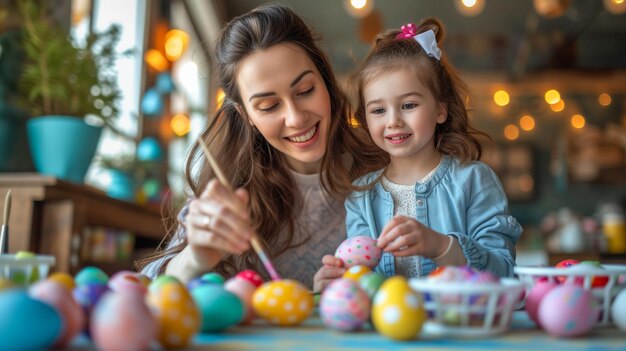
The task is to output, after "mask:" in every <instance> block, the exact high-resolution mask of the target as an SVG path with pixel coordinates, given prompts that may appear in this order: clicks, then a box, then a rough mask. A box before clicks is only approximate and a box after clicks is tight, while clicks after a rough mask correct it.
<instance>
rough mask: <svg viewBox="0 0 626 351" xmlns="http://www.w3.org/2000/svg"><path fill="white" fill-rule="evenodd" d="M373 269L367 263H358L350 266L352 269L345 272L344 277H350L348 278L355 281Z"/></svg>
mask: <svg viewBox="0 0 626 351" xmlns="http://www.w3.org/2000/svg"><path fill="white" fill-rule="evenodd" d="M371 271H372V270H371V269H370V268H369V267H368V266H365V265H362V264H358V265H356V266H352V267H350V269H348V270H347V271H346V272H345V273H344V274H343V277H344V278H348V279H352V280H354V281H355V282H358V281H359V278H361V277H362V276H364V275H366V274H367V273H369V272H371Z"/></svg>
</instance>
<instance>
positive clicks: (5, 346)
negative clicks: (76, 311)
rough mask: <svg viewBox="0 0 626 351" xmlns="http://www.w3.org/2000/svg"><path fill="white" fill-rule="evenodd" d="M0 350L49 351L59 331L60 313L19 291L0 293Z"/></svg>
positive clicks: (59, 333) (60, 326) (60, 328)
mask: <svg viewBox="0 0 626 351" xmlns="http://www.w3.org/2000/svg"><path fill="white" fill-rule="evenodd" d="M0 311H2V313H0V350H44V349H49V348H50V347H51V346H52V344H53V343H54V342H55V341H56V340H57V339H58V337H59V335H61V331H62V328H63V327H62V323H63V322H62V320H61V316H60V315H59V313H58V312H57V311H56V310H55V309H54V308H53V307H52V306H50V305H48V304H47V303H44V302H41V301H38V300H36V299H33V298H32V297H30V296H28V294H27V293H26V291H24V290H22V289H10V290H7V291H3V292H2V293H0Z"/></svg>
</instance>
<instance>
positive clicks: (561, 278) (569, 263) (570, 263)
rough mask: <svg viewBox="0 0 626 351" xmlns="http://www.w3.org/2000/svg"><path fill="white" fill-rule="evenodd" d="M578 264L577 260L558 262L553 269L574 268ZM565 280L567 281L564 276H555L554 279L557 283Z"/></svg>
mask: <svg viewBox="0 0 626 351" xmlns="http://www.w3.org/2000/svg"><path fill="white" fill-rule="evenodd" d="M579 263H580V261H578V260H574V259H567V260H562V261H559V262H558V263H557V264H556V265H555V266H554V267H556V268H568V267H572V266H575V265H577V264H579ZM566 279H567V277H566V276H557V277H556V280H558V281H559V283H563V282H565V280H566Z"/></svg>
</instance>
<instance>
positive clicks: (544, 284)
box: [526, 280, 559, 325]
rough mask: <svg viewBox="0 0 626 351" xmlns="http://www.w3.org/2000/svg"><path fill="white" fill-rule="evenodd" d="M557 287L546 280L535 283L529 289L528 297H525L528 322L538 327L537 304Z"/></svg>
mask: <svg viewBox="0 0 626 351" xmlns="http://www.w3.org/2000/svg"><path fill="white" fill-rule="evenodd" d="M557 286H559V285H558V284H557V283H555V282H550V281H547V280H543V281H537V282H536V283H535V285H534V286H533V287H532V288H531V289H530V292H529V293H528V296H526V313H528V317H529V318H530V320H532V321H533V322H535V324H537V325H539V317H538V312H539V304H540V303H541V300H542V299H543V298H544V296H546V294H547V293H548V292H549V291H550V290H552V289H554V288H556V287H557Z"/></svg>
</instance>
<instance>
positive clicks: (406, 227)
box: [378, 216, 450, 258]
mask: <svg viewBox="0 0 626 351" xmlns="http://www.w3.org/2000/svg"><path fill="white" fill-rule="evenodd" d="M449 243H450V239H449V237H448V236H447V235H444V234H441V233H438V232H436V231H434V230H432V229H430V228H428V227H427V226H425V225H423V224H422V223H420V222H419V221H417V220H415V219H414V218H409V217H405V216H395V217H394V218H393V219H392V220H391V221H389V223H387V225H385V227H384V228H383V231H382V233H381V234H380V237H379V238H378V247H380V248H381V249H382V250H383V251H385V252H391V253H392V254H393V255H394V256H397V257H405V256H414V255H420V256H424V257H426V258H434V257H438V256H439V255H441V254H443V253H444V252H445V251H446V249H447V247H448V244H449Z"/></svg>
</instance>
